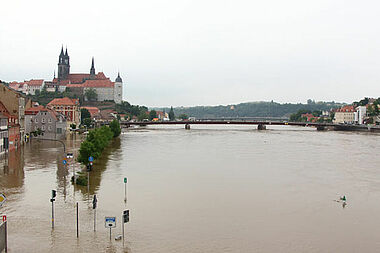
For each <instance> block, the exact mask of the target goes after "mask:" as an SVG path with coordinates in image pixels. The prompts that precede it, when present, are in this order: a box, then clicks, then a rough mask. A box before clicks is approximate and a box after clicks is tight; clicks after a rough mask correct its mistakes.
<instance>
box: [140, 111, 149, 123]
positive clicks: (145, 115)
mask: <svg viewBox="0 0 380 253" xmlns="http://www.w3.org/2000/svg"><path fill="white" fill-rule="evenodd" d="M144 119H148V114H146V112H141V113H140V114H139V115H138V116H137V120H138V121H143V120H144Z"/></svg>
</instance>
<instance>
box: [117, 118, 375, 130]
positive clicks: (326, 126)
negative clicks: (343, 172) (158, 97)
mask: <svg viewBox="0 0 380 253" xmlns="http://www.w3.org/2000/svg"><path fill="white" fill-rule="evenodd" d="M120 124H121V125H122V126H123V127H131V126H149V125H153V126H155V125H184V127H185V129H190V126H191V125H257V129H258V130H265V129H266V126H267V125H273V126H300V127H315V128H317V130H335V131H377V132H380V128H379V127H376V126H365V125H349V124H333V123H316V122H315V123H313V122H287V121H252V120H196V121H143V122H141V121H137V122H130V121H121V122H120Z"/></svg>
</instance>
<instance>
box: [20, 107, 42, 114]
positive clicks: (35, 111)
mask: <svg viewBox="0 0 380 253" xmlns="http://www.w3.org/2000/svg"><path fill="white" fill-rule="evenodd" d="M41 110H45V107H43V106H42V105H39V106H36V107H31V108H29V109H28V110H25V115H36V114H37V113H38V112H39V111H41Z"/></svg>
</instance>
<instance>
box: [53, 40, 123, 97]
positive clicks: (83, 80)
mask: <svg viewBox="0 0 380 253" xmlns="http://www.w3.org/2000/svg"><path fill="white" fill-rule="evenodd" d="M49 85H51V87H56V90H57V91H61V92H62V91H68V92H72V93H74V94H77V95H79V96H81V95H83V96H84V99H85V100H96V101H114V102H115V103H121V102H122V100H123V80H122V79H121V77H120V73H118V75H117V78H116V79H115V82H112V81H111V80H110V78H108V77H106V76H105V75H104V73H103V72H98V73H96V72H95V63H94V58H92V61H91V68H90V73H70V57H69V54H68V53H67V48H66V51H65V52H64V51H63V47H62V49H61V53H60V55H59V58H58V77H57V78H54V79H53V81H52V82H51V84H50V83H49ZM49 87H50V86H49ZM89 91H95V92H96V96H95V97H94V96H91V97H90V96H89V95H88V96H87V95H86V94H88V92H89Z"/></svg>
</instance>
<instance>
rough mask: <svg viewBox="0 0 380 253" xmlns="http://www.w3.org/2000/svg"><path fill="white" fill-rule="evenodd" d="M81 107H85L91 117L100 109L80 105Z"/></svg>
mask: <svg viewBox="0 0 380 253" xmlns="http://www.w3.org/2000/svg"><path fill="white" fill-rule="evenodd" d="M81 109H87V111H89V113H90V114H91V117H94V116H95V115H96V114H99V113H100V110H99V108H98V107H92V106H82V107H81Z"/></svg>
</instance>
